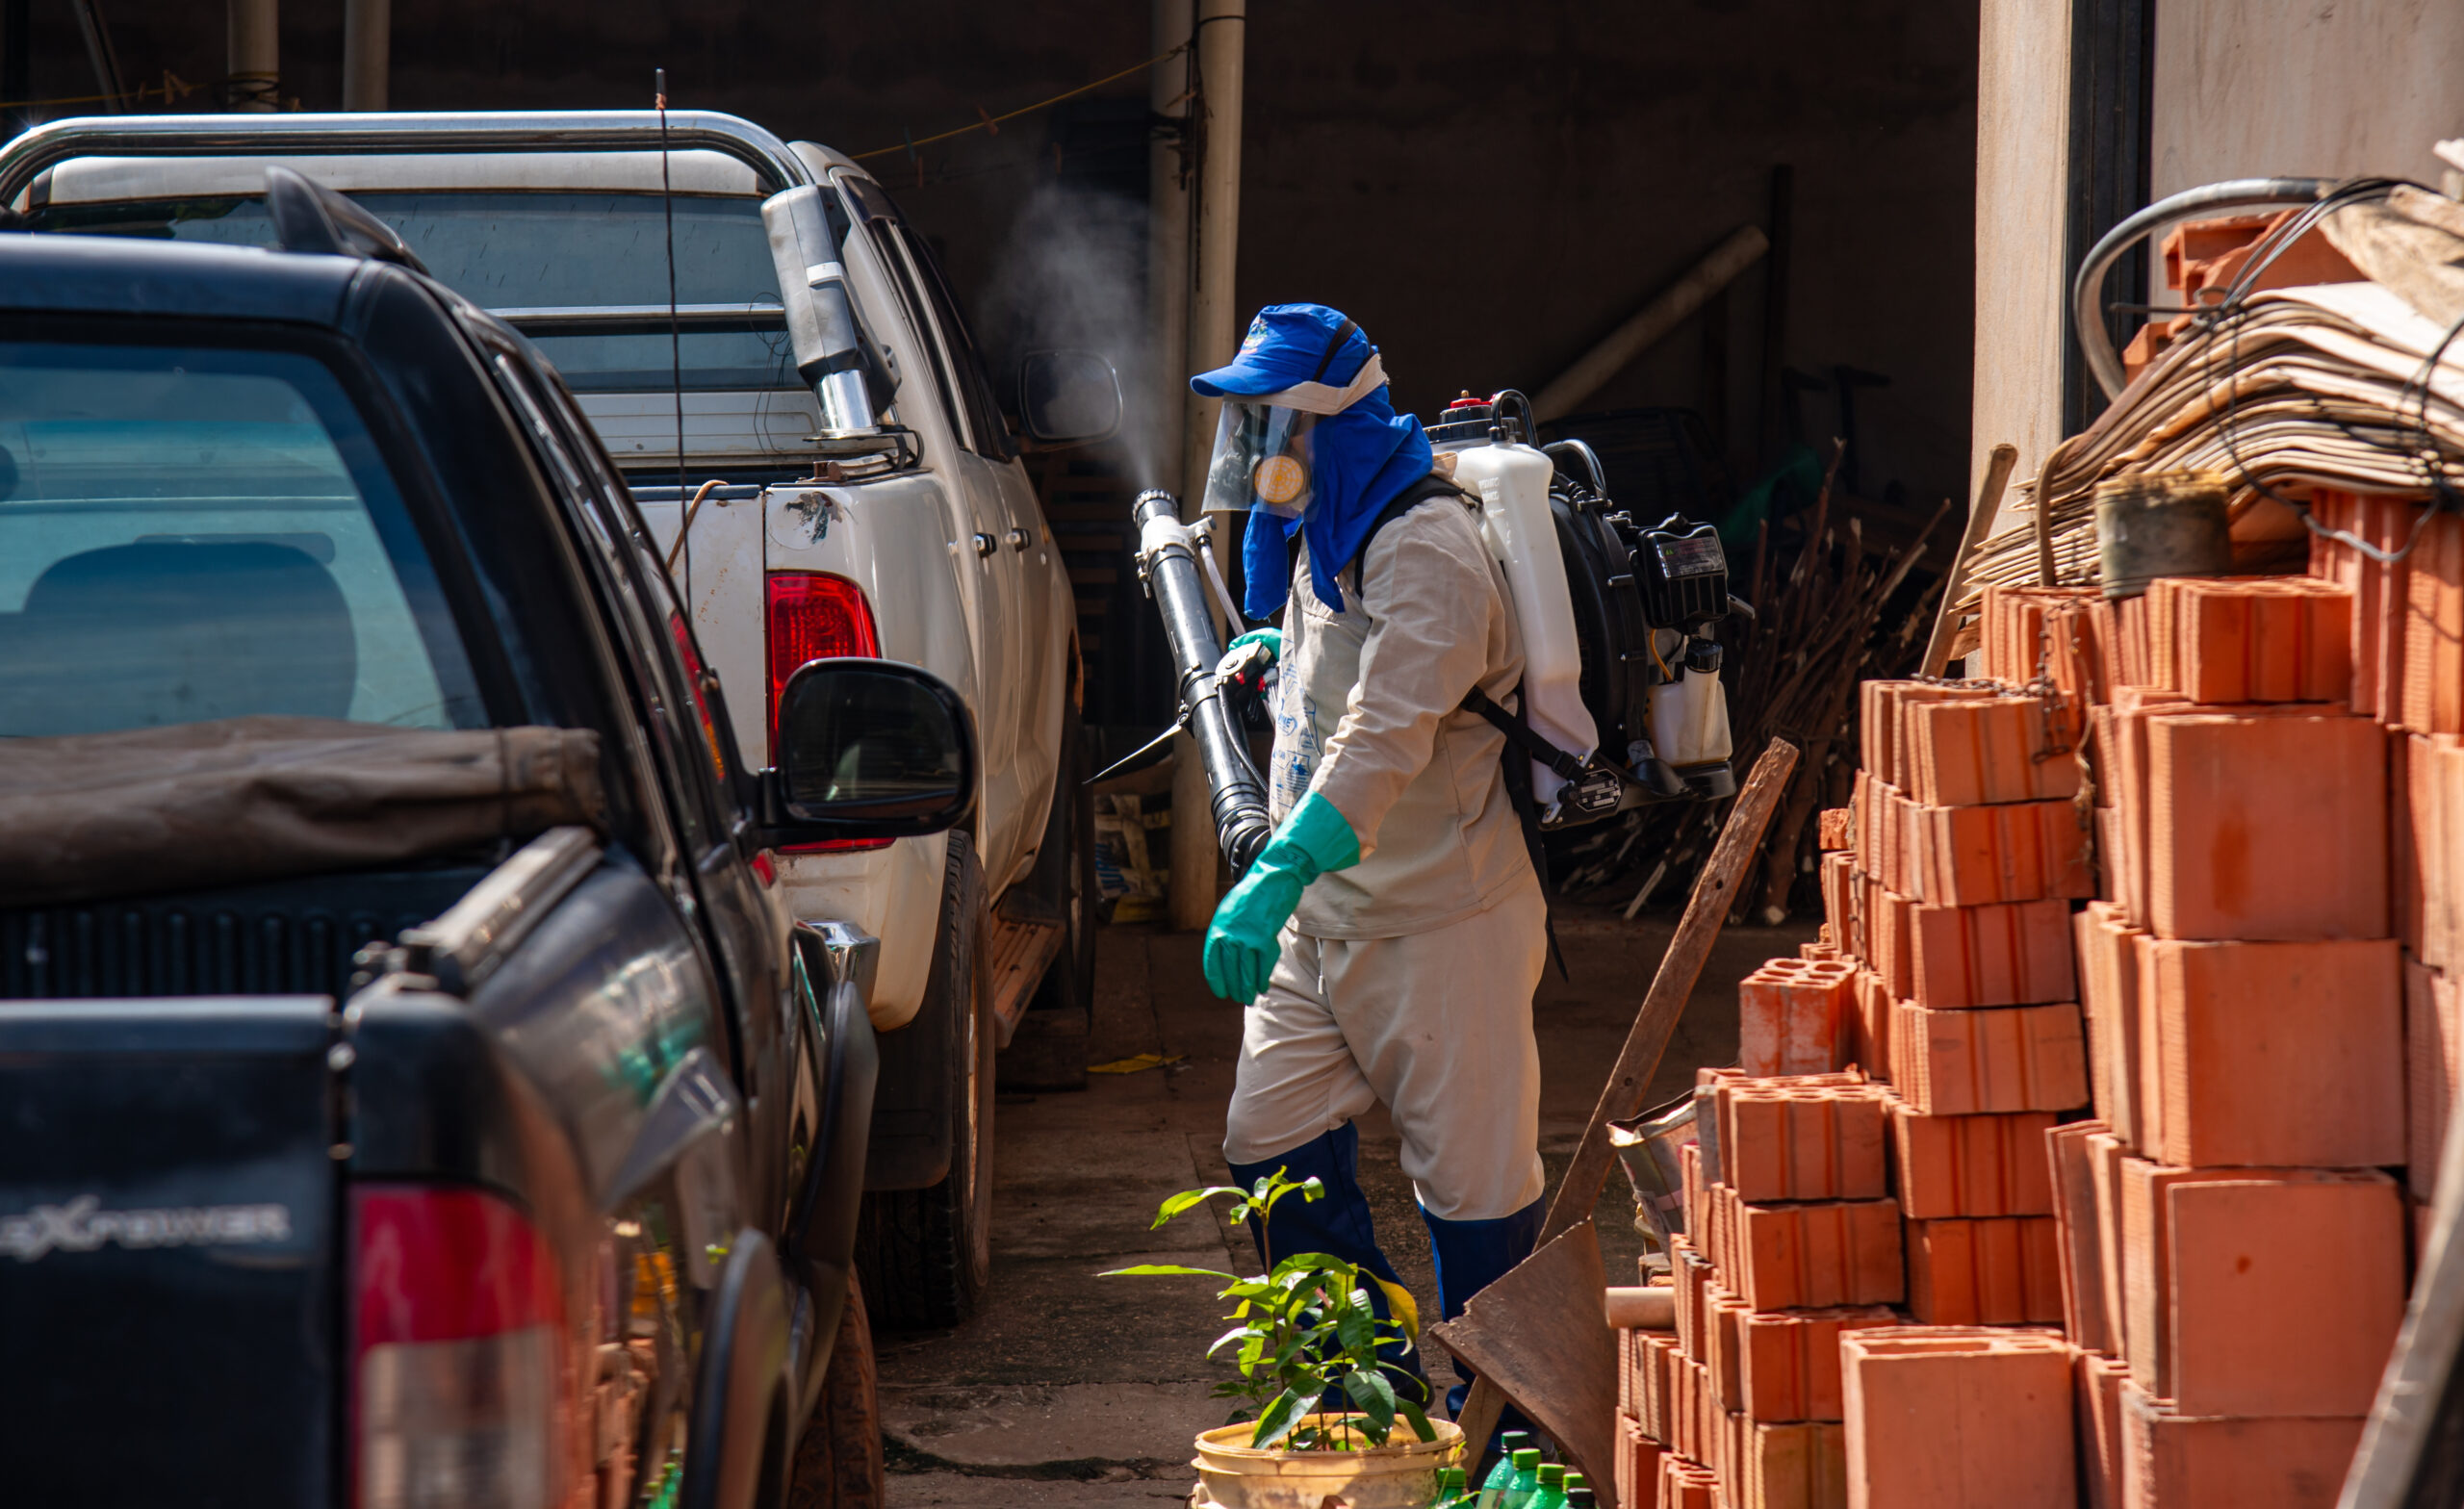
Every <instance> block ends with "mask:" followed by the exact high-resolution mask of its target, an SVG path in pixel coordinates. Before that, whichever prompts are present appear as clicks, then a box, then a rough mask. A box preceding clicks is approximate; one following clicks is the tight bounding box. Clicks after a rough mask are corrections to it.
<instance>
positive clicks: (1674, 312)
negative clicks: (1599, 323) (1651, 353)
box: [1531, 225, 1771, 421]
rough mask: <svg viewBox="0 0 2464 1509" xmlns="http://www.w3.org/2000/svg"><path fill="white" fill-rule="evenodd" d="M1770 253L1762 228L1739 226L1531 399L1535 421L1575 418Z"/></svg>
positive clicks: (1768, 239) (1767, 240)
mask: <svg viewBox="0 0 2464 1509" xmlns="http://www.w3.org/2000/svg"><path fill="white" fill-rule="evenodd" d="M1770 249H1771V239H1770V238H1769V237H1767V236H1765V235H1763V234H1762V227H1761V226H1759V225H1742V226H1739V227H1738V228H1737V229H1736V230H1735V231H1734V232H1732V234H1731V235H1730V236H1729V238H1728V240H1726V241H1724V242H1722V243H1719V244H1718V245H1716V246H1714V247H1712V248H1711V250H1710V254H1709V255H1708V256H1706V257H1705V258H1704V259H1703V260H1702V261H1700V262H1698V263H1696V264H1694V266H1693V267H1691V268H1688V269H1686V270H1685V275H1684V276H1683V277H1681V278H1679V279H1678V280H1677V281H1676V282H1674V283H1671V284H1670V285H1669V286H1668V287H1666V288H1665V289H1662V290H1661V291H1660V292H1659V294H1657V295H1656V296H1655V297H1654V298H1653V299H1652V301H1651V302H1650V303H1648V304H1645V305H1644V306H1643V307H1642V308H1640V309H1638V310H1636V311H1634V313H1633V314H1632V315H1631V316H1630V318H1628V319H1627V320H1625V322H1624V323H1622V324H1620V325H1618V327H1617V328H1616V329H1614V330H1611V331H1609V332H1608V334H1607V335H1605V336H1604V337H1602V338H1601V341H1600V344H1599V345H1595V346H1593V347H1592V348H1591V349H1590V350H1588V351H1585V352H1584V353H1583V354H1582V356H1581V358H1580V359H1579V360H1578V361H1577V362H1576V363H1575V364H1574V365H1573V366H1572V367H1569V368H1567V369H1566V370H1565V371H1562V372H1559V373H1558V374H1557V376H1556V378H1555V380H1554V381H1553V382H1551V383H1550V384H1549V386H1547V387H1546V388H1543V389H1541V390H1540V396H1538V397H1536V398H1534V399H1532V400H1531V416H1532V418H1533V419H1535V420H1541V421H1547V420H1554V419H1563V418H1564V417H1565V416H1566V415H1568V414H1571V413H1573V412H1574V407H1575V405H1576V404H1578V403H1580V402H1582V401H1583V400H1584V399H1585V398H1588V397H1590V396H1592V395H1593V394H1595V393H1598V392H1599V391H1600V390H1601V389H1602V388H1604V387H1605V386H1607V383H1608V379H1609V378H1611V377H1614V376H1616V375H1617V374H1618V373H1619V372H1621V371H1625V370H1626V364H1627V363H1629V362H1630V361H1632V360H1633V359H1634V358H1635V357H1637V356H1640V355H1642V354H1643V352H1645V351H1646V350H1649V349H1650V348H1651V347H1652V346H1653V345H1655V344H1656V343H1657V342H1658V341H1659V339H1660V338H1661V337H1662V336H1665V335H1667V334H1668V333H1669V332H1670V331H1671V330H1674V329H1676V328H1677V326H1678V323H1679V321H1681V320H1683V319H1684V318H1685V317H1686V316H1688V315H1690V314H1692V313H1694V311H1696V310H1698V309H1700V308H1702V307H1703V304H1704V301H1705V300H1707V299H1708V298H1709V297H1710V296H1711V295H1712V294H1716V293H1718V292H1719V291H1720V290H1722V289H1724V288H1726V287H1728V286H1729V284H1731V283H1732V282H1733V281H1735V279H1736V275H1737V274H1738V273H1740V272H1743V271H1744V270H1745V269H1748V268H1750V267H1752V266H1754V265H1755V263H1756V262H1758V261H1759V260H1761V257H1762V254H1763V253H1764V252H1765V251H1768V250H1770Z"/></svg>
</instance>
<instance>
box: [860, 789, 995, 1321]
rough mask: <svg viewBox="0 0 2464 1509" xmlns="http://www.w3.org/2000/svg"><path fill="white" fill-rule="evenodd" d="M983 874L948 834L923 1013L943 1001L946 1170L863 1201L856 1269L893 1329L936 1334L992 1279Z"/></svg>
mask: <svg viewBox="0 0 2464 1509" xmlns="http://www.w3.org/2000/svg"><path fill="white" fill-rule="evenodd" d="M985 943H986V928H985V902H984V874H983V871H982V870H981V869H980V868H979V867H978V865H977V864H976V858H975V847H974V844H973V842H972V841H971V840H970V839H969V838H968V837H967V835H966V834H964V833H962V832H954V833H952V834H950V858H949V868H948V870H947V871H946V872H945V873H944V875H943V878H942V882H941V915H940V924H939V928H938V930H937V934H936V935H935V938H934V950H935V952H934V956H933V970H932V973H931V975H930V976H928V977H927V978H926V981H925V985H924V994H925V1003H924V1010H925V1011H926V1012H931V1011H933V1010H936V1008H937V1007H939V1006H942V1005H944V1004H946V1006H947V1008H948V1009H949V1010H950V1014H951V1017H952V1018H953V1020H954V1022H955V1031H954V1032H953V1034H952V1037H953V1041H952V1044H951V1053H950V1061H949V1063H948V1065H947V1070H948V1073H949V1075H950V1077H951V1078H950V1095H949V1106H950V1116H951V1125H950V1171H949V1173H948V1174H946V1175H944V1176H943V1177H942V1179H941V1182H940V1183H938V1184H937V1185H933V1186H932V1187H930V1188H928V1189H875V1190H872V1191H871V1192H869V1193H867V1194H866V1195H865V1196H864V1208H863V1216H862V1219H861V1220H860V1222H859V1223H858V1225H857V1230H856V1263H857V1267H858V1270H859V1271H860V1272H861V1273H862V1275H863V1279H864V1297H865V1301H866V1303H867V1304H869V1305H870V1306H871V1307H872V1312H873V1314H875V1315H878V1316H880V1317H882V1324H883V1325H885V1326H886V1327H888V1328H889V1329H891V1330H893V1331H907V1330H938V1329H941V1328H944V1327H947V1326H954V1325H956V1324H958V1323H959V1322H960V1321H962V1320H963V1319H965V1318H966V1317H968V1316H969V1315H971V1314H973V1313H974V1310H975V1302H976V1298H977V1296H979V1295H980V1294H982V1293H983V1292H984V1288H985V1286H986V1284H988V1282H990V1280H991V1277H992V1088H993V1087H992V1072H993V1070H992V1046H993V1045H992V1023H991V1020H990V1017H991V1010H992V1003H991V999H990V985H989V981H988V978H987V977H988V974H989V971H988V970H987V969H986V968H985V961H984V948H985Z"/></svg>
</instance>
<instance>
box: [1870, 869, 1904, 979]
mask: <svg viewBox="0 0 2464 1509" xmlns="http://www.w3.org/2000/svg"><path fill="white" fill-rule="evenodd" d="M1915 916H1916V903H1915V902H1914V901H1913V900H1912V899H1911V898H1909V897H1906V896H1903V895H1900V894H1899V893H1898V892H1896V891H1892V890H1888V889H1886V888H1885V887H1884V886H1883V884H1882V882H1880V881H1875V880H1868V881H1867V882H1866V885H1865V938H1866V942H1867V943H1868V944H1869V945H1870V946H1871V948H1872V954H1871V956H1870V957H1869V958H1868V959H1867V960H1866V962H1868V963H1870V964H1872V965H1873V967H1874V972H1875V973H1876V974H1878V975H1880V976H1882V977H1883V984H1884V985H1885V987H1886V989H1888V990H1889V991H1890V996H1891V999H1892V1000H1894V1001H1905V1000H1907V999H1909V998H1910V997H1911V996H1912V995H1914V994H1915V993H1916V940H1915V936H1914V934H1913V929H1914V926H1915Z"/></svg>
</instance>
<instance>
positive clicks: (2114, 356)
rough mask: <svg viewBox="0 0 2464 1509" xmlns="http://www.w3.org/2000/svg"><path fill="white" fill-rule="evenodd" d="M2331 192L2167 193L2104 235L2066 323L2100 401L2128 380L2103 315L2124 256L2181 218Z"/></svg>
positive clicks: (2299, 186) (2312, 187) (2228, 188)
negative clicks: (2109, 279) (2101, 394)
mask: <svg viewBox="0 0 2464 1509" xmlns="http://www.w3.org/2000/svg"><path fill="white" fill-rule="evenodd" d="M2334 187H2335V180H2334V179H2332V178H2235V179H2229V180H2227V181H2226V182H2224V183H2220V184H2208V185H2206V186H2205V187H2203V188H2198V189H2185V190H2183V191H2182V192H2180V193H2176V194H2168V195H2167V196H2166V197H2164V198H2162V199H2159V200H2157V201H2156V202H2155V203H2154V204H2151V205H2149V206H2148V207H2147V208H2145V209H2143V210H2142V211H2140V212H2139V213H2138V214H2136V215H2133V216H2132V217H2130V218H2128V219H2126V220H2124V221H2122V222H2121V223H2120V224H2119V225H2117V226H2115V227H2114V228H2113V229H2112V230H2109V231H2107V232H2105V234H2104V237H2103V239H2102V240H2100V241H2098V242H2097V243H2096V244H2095V245H2093V246H2092V247H2090V248H2089V250H2088V255H2087V258H2086V260H2084V261H2082V262H2081V263H2080V264H2079V275H2078V276H2077V277H2075V278H2072V279H2071V280H2070V320H2071V323H2072V324H2073V325H2074V326H2075V327H2076V328H2077V330H2078V334H2079V349H2080V351H2081V352H2082V353H2083V354H2084V355H2086V357H2087V358H2088V371H2090V372H2091V373H2092V374H2094V376H2095V379H2096V386H2097V387H2099V388H2102V389H2104V390H2105V396H2106V397H2108V398H2114V397H2119V396H2121V390H2122V389H2123V388H2124V387H2125V386H2127V385H2128V383H2129V381H2130V375H2129V373H2127V372H2126V371H2123V370H2122V365H2121V354H2120V353H2119V352H2117V351H2116V350H2115V349H2114V339H2113V332H2111V331H2109V330H2107V329H2106V328H2105V311H2104V294H2105V274H2106V273H2108V272H2110V271H2112V270H2113V266H2114V264H2115V263H2117V262H2119V261H2120V260H2121V255H2122V253H2123V252H2125V251H2128V250H2129V249H2130V248H2131V247H2132V246H2133V245H2135V244H2137V243H2139V241H2140V239H2141V238H2143V237H2144V236H2146V235H2148V234H2150V233H2151V232H2153V231H2154V230H2156V228H2157V227H2159V226H2161V225H2164V224H2165V223H2167V222H2168V221H2170V220H2178V219H2181V218H2183V217H2186V216H2192V215H2197V214H2199V213H2201V212H2202V211H2214V210H2243V209H2253V208H2256V207H2258V206H2260V205H2270V204H2308V203H2310V202H2311V201H2313V200H2315V199H2317V198H2318V197H2319V195H2320V194H2322V193H2324V192H2326V191H2327V190H2329V189H2332V188H2334Z"/></svg>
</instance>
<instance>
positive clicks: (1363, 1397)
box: [1344, 1371, 1396, 1446]
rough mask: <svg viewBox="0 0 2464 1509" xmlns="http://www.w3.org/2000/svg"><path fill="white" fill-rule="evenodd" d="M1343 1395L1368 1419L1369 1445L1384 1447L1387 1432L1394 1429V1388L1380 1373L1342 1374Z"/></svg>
mask: <svg viewBox="0 0 2464 1509" xmlns="http://www.w3.org/2000/svg"><path fill="white" fill-rule="evenodd" d="M1344 1393H1346V1394H1349V1395H1351V1401H1352V1402H1353V1403H1354V1404H1357V1405H1359V1406H1360V1411H1361V1413H1362V1414H1364V1415H1366V1416H1368V1417H1369V1430H1368V1436H1369V1441H1370V1445H1377V1446H1382V1445H1385V1444H1386V1434H1387V1432H1389V1431H1391V1430H1393V1429H1394V1428H1395V1403H1396V1400H1395V1386H1394V1385H1393V1384H1391V1383H1388V1382H1387V1381H1386V1375H1385V1374H1384V1373H1381V1372H1373V1371H1371V1372H1348V1373H1346V1374H1344Z"/></svg>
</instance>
